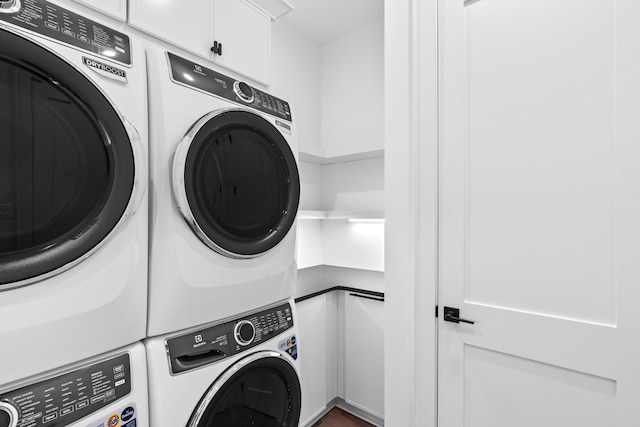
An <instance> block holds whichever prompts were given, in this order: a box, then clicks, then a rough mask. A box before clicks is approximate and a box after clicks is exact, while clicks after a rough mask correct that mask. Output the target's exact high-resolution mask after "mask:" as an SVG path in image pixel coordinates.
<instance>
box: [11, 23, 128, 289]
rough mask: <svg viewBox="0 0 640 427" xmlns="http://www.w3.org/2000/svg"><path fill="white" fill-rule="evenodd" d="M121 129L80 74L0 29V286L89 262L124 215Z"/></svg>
mask: <svg viewBox="0 0 640 427" xmlns="http://www.w3.org/2000/svg"><path fill="white" fill-rule="evenodd" d="M126 126H127V125H126V123H125V122H124V120H123V119H122V118H121V117H120V115H119V114H118V113H117V112H116V111H115V109H114V107H113V106H112V105H111V103H110V102H109V101H108V100H107V98H106V97H105V95H103V93H102V92H101V91H100V90H99V89H98V88H97V87H96V86H95V85H94V84H93V83H91V81H90V80H89V79H88V78H87V77H85V76H84V75H83V73H82V72H81V71H79V70H78V69H76V68H75V67H73V66H71V65H70V64H68V63H67V62H66V61H64V60H63V59H61V58H60V57H59V56H58V55H56V54H55V53H53V52H51V51H49V50H47V49H45V48H43V47H41V46H39V45H36V44H35V43H33V42H31V41H29V40H27V39H25V38H23V37H22V36H20V35H18V34H15V33H13V32H9V31H7V30H1V29H0V265H2V268H0V290H4V289H8V288H12V287H17V286H23V285H27V284H30V283H33V282H36V281H40V280H42V279H44V278H47V277H50V276H52V275H54V274H57V273H59V272H61V271H64V270H65V269H67V268H70V267H72V266H74V265H75V264H77V263H78V262H80V261H82V260H83V259H86V258H87V257H88V256H89V255H90V254H91V253H93V251H95V250H96V249H97V248H98V247H99V246H100V245H101V244H102V243H103V242H104V241H105V239H106V238H107V236H108V235H110V233H111V231H112V230H113V229H114V228H115V227H116V225H117V224H118V223H119V222H120V221H121V220H122V219H123V218H124V217H126V215H127V212H130V209H131V208H132V206H133V203H132V201H133V199H134V187H136V182H135V174H136V156H135V155H134V150H133V148H132V143H133V142H132V140H133V138H135V135H134V131H133V130H132V129H127V128H126ZM128 209H129V210H128Z"/></svg>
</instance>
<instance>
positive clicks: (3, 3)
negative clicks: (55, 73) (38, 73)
mask: <svg viewBox="0 0 640 427" xmlns="http://www.w3.org/2000/svg"><path fill="white" fill-rule="evenodd" d="M19 10H20V0H0V13H13V12H17V11H19ZM0 426H1V424H0Z"/></svg>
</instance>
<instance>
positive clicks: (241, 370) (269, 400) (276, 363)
mask: <svg viewBox="0 0 640 427" xmlns="http://www.w3.org/2000/svg"><path fill="white" fill-rule="evenodd" d="M284 357H288V356H285V355H282V354H280V353H278V352H274V351H264V352H260V353H255V354H253V355H250V356H247V357H246V358H244V359H242V360H241V361H240V362H238V363H237V364H236V365H234V366H232V367H231V368H229V369H228V370H227V371H225V373H223V374H222V375H221V376H220V377H219V378H218V379H217V380H216V382H214V383H213V384H212V385H211V387H210V388H209V390H208V392H207V393H206V394H205V395H204V396H203V398H202V399H201V401H200V403H199V405H198V407H197V408H196V410H195V411H194V413H193V415H192V416H191V419H190V420H189V424H188V427H218V426H225V427H234V426H249V425H251V426H253V425H255V426H262V427H297V426H298V421H299V420H300V408H301V405H302V400H301V399H302V397H301V392H300V380H299V379H298V375H297V373H296V371H295V369H294V368H293V366H292V365H291V364H290V363H289V362H287V361H285V360H284Z"/></svg>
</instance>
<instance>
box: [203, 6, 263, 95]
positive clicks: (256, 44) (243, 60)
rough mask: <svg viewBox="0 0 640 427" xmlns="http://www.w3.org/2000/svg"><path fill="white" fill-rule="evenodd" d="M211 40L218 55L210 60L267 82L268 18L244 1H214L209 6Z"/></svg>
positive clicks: (259, 80) (261, 81)
mask: <svg viewBox="0 0 640 427" xmlns="http://www.w3.org/2000/svg"><path fill="white" fill-rule="evenodd" d="M213 34H214V42H217V43H218V45H219V44H220V43H222V51H221V53H222V54H216V53H214V58H213V60H214V62H216V63H217V64H220V65H222V66H223V67H226V68H229V69H230V70H233V71H236V72H238V73H240V74H242V75H245V76H247V77H249V78H251V79H253V80H256V81H258V82H260V83H265V84H268V83H269V60H270V56H271V18H270V17H269V16H268V15H267V14H266V13H264V12H263V11H262V10H260V9H258V8H257V7H256V6H254V5H252V4H250V3H248V2H245V1H244V0H216V1H215V2H214V8H213Z"/></svg>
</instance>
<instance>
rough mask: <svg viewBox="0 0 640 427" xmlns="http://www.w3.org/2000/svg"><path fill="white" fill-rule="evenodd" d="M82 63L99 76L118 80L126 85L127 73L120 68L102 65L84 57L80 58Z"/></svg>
mask: <svg viewBox="0 0 640 427" xmlns="http://www.w3.org/2000/svg"><path fill="white" fill-rule="evenodd" d="M82 63H83V64H84V65H86V66H87V67H89V68H91V69H92V70H93V71H95V72H96V73H98V74H100V75H103V76H105V77H109V78H110V79H114V80H118V81H120V82H123V83H127V72H126V71H124V70H121V69H120V68H116V67H114V66H112V65H108V64H104V63H102V62H99V61H96V60H95V59H90V58H87V57H86V56H83V57H82Z"/></svg>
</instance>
